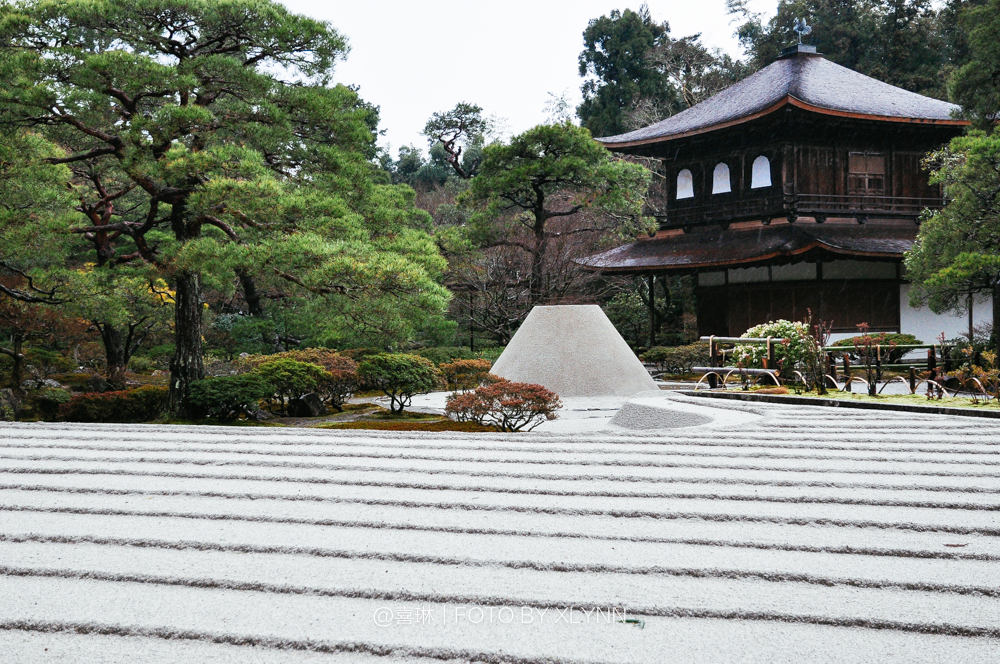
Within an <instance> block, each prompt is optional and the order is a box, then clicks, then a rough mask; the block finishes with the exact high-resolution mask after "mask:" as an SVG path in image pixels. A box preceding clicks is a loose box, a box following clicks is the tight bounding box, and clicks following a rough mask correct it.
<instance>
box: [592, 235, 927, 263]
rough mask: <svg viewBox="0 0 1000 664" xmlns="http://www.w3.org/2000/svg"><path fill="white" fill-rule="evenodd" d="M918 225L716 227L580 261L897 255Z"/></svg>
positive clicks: (642, 242) (750, 260) (773, 259)
mask: <svg viewBox="0 0 1000 664" xmlns="http://www.w3.org/2000/svg"><path fill="white" fill-rule="evenodd" d="M916 234H917V226H916V224H909V223H905V224H902V223H894V224H867V225H858V224H830V223H827V224H815V223H796V224H775V225H770V226H763V225H761V226H758V227H756V228H744V229H738V230H737V229H730V230H722V229H721V228H719V227H718V226H712V227H709V228H703V229H695V230H692V231H691V232H689V233H680V234H676V235H671V236H668V237H661V238H656V239H650V240H637V241H635V242H630V243H629V244H626V245H623V246H621V247H616V248H614V249H611V250H609V251H605V252H603V253H600V254H595V255H593V256H590V257H588V258H586V259H583V260H581V261H580V263H581V264H582V265H584V266H586V267H589V268H593V269H597V270H601V271H606V272H641V271H644V270H650V271H654V270H656V271H659V270H668V271H669V270H694V269H702V270H704V269H712V268H719V269H722V268H724V267H733V266H744V267H745V266H752V265H763V264H767V263H774V262H781V261H783V260H788V261H794V260H796V259H799V260H801V259H803V258H805V256H806V254H814V253H819V254H825V255H827V256H841V257H844V258H848V257H856V258H883V259H892V258H901V257H902V255H903V253H904V252H906V251H907V250H909V249H910V247H912V246H913V241H914V239H915V238H916Z"/></svg>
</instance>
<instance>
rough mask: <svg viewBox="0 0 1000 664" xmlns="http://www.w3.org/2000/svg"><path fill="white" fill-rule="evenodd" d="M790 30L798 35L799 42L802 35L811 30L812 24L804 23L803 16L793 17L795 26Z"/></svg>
mask: <svg viewBox="0 0 1000 664" xmlns="http://www.w3.org/2000/svg"><path fill="white" fill-rule="evenodd" d="M792 30H793V31H794V32H795V34H797V35H798V36H799V43H800V44H801V43H802V36H803V35H808V34H809V33H810V32H812V31H813V29H812V26H811V25H809V24H808V23H806V20H805V19H804V18H797V19H795V26H794V27H793V28H792Z"/></svg>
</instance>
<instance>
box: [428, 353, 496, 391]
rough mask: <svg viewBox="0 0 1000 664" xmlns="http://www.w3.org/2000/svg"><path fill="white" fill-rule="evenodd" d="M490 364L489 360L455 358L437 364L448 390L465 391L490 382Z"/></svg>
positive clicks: (491, 364)
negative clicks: (452, 360) (451, 360)
mask: <svg viewBox="0 0 1000 664" xmlns="http://www.w3.org/2000/svg"><path fill="white" fill-rule="evenodd" d="M492 366H493V363H492V362H490V361H489V360H455V361H454V362H448V363H445V364H441V365H438V370H439V371H440V372H441V376H442V378H444V381H445V383H446V384H447V386H448V389H449V390H451V391H453V392H455V391H462V392H465V391H468V390H474V389H476V388H477V387H479V386H480V385H484V384H486V383H488V382H490V380H491V378H492V374H490V369H491V368H492Z"/></svg>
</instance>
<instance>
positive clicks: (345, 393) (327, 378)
mask: <svg viewBox="0 0 1000 664" xmlns="http://www.w3.org/2000/svg"><path fill="white" fill-rule="evenodd" d="M340 360H341V362H340V366H341V368H340V369H328V370H327V371H326V374H325V375H324V376H323V378H321V379H320V381H319V384H318V385H316V393H317V394H319V397H320V398H321V399H322V400H323V403H325V404H326V405H327V406H329V407H330V408H333V409H335V410H336V411H337V412H338V413H339V412H341V411H342V410H344V402H346V401H347V400H348V399H350V398H351V396H352V395H353V394H354V392H355V391H357V389H358V383H359V379H358V365H357V364H355V363H354V360H352V359H350V358H349V357H342V358H340Z"/></svg>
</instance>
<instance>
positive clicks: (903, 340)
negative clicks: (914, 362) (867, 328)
mask: <svg viewBox="0 0 1000 664" xmlns="http://www.w3.org/2000/svg"><path fill="white" fill-rule="evenodd" d="M855 338H856V337H851V338H850V339H841V340H840V341H838V342H836V343H833V344H830V345H831V346H853V345H854V343H855V342H854V339H855ZM923 343H924V342H923V341H921V340H920V339H917V338H916V337H915V336H913V335H912V334H886V335H885V341H884V344H883V345H893V344H895V345H896V346H919V345H921V344H923ZM911 350H912V349H908V348H901V349H898V350H897V349H895V348H893V349H892V350H887V349H883V352H885V355H883V356H882V363H883V364H898V363H899V361H900V360H902V359H903V356H904V355H906V354H907V353H909V352H911ZM847 354H848V355H850V357H851V360H852V361H854V362H857V361H859V359H860V358H859V356H858V353H857V352H856V351H848V352H847Z"/></svg>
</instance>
